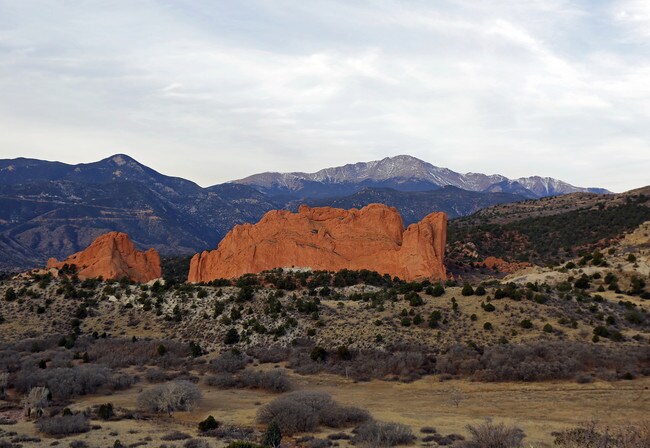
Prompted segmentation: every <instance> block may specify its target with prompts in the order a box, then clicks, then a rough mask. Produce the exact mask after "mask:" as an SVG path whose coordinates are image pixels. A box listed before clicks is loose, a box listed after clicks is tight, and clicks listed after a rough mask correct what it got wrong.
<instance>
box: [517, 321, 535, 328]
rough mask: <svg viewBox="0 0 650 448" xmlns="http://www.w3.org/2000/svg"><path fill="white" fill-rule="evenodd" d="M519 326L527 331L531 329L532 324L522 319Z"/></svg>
mask: <svg viewBox="0 0 650 448" xmlns="http://www.w3.org/2000/svg"><path fill="white" fill-rule="evenodd" d="M519 325H520V326H521V328H525V329H527V330H529V329H531V328H533V323H532V322H531V321H530V319H524V320H522V321H521V322H520V323H519Z"/></svg>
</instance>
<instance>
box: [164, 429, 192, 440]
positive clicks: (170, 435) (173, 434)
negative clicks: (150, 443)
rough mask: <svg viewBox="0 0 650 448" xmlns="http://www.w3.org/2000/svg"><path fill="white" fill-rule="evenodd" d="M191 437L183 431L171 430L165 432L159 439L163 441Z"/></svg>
mask: <svg viewBox="0 0 650 448" xmlns="http://www.w3.org/2000/svg"><path fill="white" fill-rule="evenodd" d="M191 438H192V436H191V435H189V434H185V433H184V432H180V431H173V432H169V433H167V434H165V435H164V436H162V437H161V438H160V439H161V440H164V441H172V440H186V439H191Z"/></svg>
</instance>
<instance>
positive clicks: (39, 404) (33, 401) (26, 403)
mask: <svg viewBox="0 0 650 448" xmlns="http://www.w3.org/2000/svg"><path fill="white" fill-rule="evenodd" d="M49 397H50V391H49V390H48V389H47V388H45V387H41V386H38V387H32V388H31V389H30V390H29V393H28V394H27V395H26V396H25V397H24V398H23V400H22V405H23V409H24V412H25V415H26V416H27V417H31V416H32V413H34V414H35V415H36V416H37V417H40V416H41V415H42V414H43V409H45V408H46V407H47V406H48V405H49V402H50V399H49Z"/></svg>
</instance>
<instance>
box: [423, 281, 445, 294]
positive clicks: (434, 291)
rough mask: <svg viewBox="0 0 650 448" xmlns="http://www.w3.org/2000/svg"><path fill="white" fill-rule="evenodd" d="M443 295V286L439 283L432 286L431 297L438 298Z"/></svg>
mask: <svg viewBox="0 0 650 448" xmlns="http://www.w3.org/2000/svg"><path fill="white" fill-rule="evenodd" d="M444 293H445V288H443V286H442V285H441V284H440V283H436V284H435V285H433V289H432V291H431V295H432V296H433V297H440V296H441V295H443V294H444ZM427 294H428V293H427Z"/></svg>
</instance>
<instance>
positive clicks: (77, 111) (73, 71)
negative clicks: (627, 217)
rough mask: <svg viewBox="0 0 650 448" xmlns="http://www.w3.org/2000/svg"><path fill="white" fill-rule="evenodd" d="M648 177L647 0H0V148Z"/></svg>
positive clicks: (580, 178)
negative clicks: (409, 159) (396, 162)
mask: <svg viewBox="0 0 650 448" xmlns="http://www.w3.org/2000/svg"><path fill="white" fill-rule="evenodd" d="M114 153H126V154H129V155H131V156H133V157H134V158H136V159H138V160H139V161H140V162H142V163H144V164H146V165H148V166H150V167H152V168H154V169H156V170H158V171H161V172H163V173H165V174H169V175H176V176H181V177H185V178H188V179H191V180H194V181H195V182H198V183H199V184H201V185H204V186H207V185H212V184H216V183H220V182H224V181H227V180H231V179H235V178H240V177H244V176H247V175H250V174H253V173H256V172H261V171H316V170H318V169H320V168H325V167H329V166H337V165H342V164H345V163H352V162H358V161H368V160H376V159H380V158H383V157H386V156H392V155H397V154H410V155H413V156H415V157H419V158H421V159H424V160H426V161H428V162H430V163H433V164H434V165H438V166H444V167H448V168H451V169H453V170H455V171H460V172H468V171H472V172H484V173H488V174H491V173H500V174H503V175H506V176H509V177H520V176H529V175H534V174H538V175H544V176H552V177H557V178H560V179H563V180H566V181H568V182H570V183H572V184H574V185H580V186H601V187H606V188H609V189H611V190H614V191H623V190H626V189H631V188H635V187H639V186H643V185H647V184H650V1H649V0H620V1H603V0H584V1H562V0H539V1H538V0H530V1H525V0H522V1H512V0H508V1H496V0H494V1H493V0H481V1H476V0H457V1H435V2H434V1H430V0H426V1H425V0H423V1H368V2H365V1H360V0H355V1H350V0H343V1H340V2H338V1H330V0H328V1H319V0H309V1H305V0H295V1H282V0H273V1H271V0H269V1H246V0H241V1H239V0H238V1H226V0H223V1H218V0H214V1H213V0H205V1H199V0H194V1H190V0H185V1H183V0H159V1H154V0H126V1H119V0H118V1H93V0H60V1H56V0H47V1H46V0H43V1H40V0H0V158H14V157H20V156H23V157H35V158H44V159H48V160H61V161H65V162H71V163H78V162H90V161H94V160H98V159H100V158H104V157H107V156H109V155H111V154H114Z"/></svg>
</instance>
